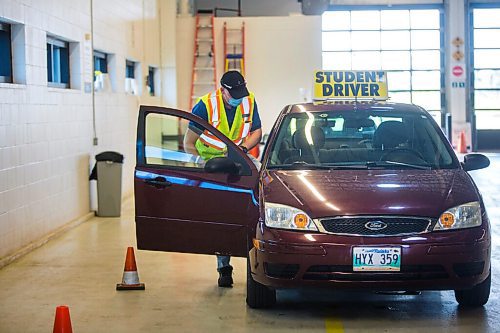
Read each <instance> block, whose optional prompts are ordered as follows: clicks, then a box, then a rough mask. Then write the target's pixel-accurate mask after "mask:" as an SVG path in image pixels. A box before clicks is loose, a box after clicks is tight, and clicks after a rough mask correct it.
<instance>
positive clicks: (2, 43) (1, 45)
mask: <svg viewBox="0 0 500 333" xmlns="http://www.w3.org/2000/svg"><path fill="white" fill-rule="evenodd" d="M0 82H12V42H11V35H10V25H9V24H5V23H0Z"/></svg>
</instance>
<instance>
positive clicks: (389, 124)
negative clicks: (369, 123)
mask: <svg viewBox="0 0 500 333" xmlns="http://www.w3.org/2000/svg"><path fill="white" fill-rule="evenodd" d="M408 141H409V136H408V131H407V129H406V126H405V124H403V123H402V122H400V121H394V120H391V121H385V122H383V123H381V124H380V125H379V126H378V127H377V129H376V130H375V133H374V134H373V147H374V148H376V149H381V150H388V149H394V148H397V147H400V146H403V145H404V144H406V143H408Z"/></svg>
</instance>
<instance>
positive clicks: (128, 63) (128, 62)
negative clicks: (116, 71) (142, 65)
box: [125, 59, 137, 79]
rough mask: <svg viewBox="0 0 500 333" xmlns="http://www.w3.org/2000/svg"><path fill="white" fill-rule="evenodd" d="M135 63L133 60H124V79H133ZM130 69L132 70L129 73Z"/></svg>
mask: <svg viewBox="0 0 500 333" xmlns="http://www.w3.org/2000/svg"><path fill="white" fill-rule="evenodd" d="M136 64H137V62H135V61H133V60H128V59H126V60H125V78H126V79H135V66H136ZM130 69H132V71H131V72H130ZM130 73H132V76H130Z"/></svg>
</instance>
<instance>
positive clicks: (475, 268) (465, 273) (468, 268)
mask: <svg viewBox="0 0 500 333" xmlns="http://www.w3.org/2000/svg"><path fill="white" fill-rule="evenodd" d="M453 270H454V271H455V274H457V275H458V276H459V277H471V276H476V275H480V274H481V273H482V272H483V270H484V261H481V262H468V263H461V264H453Z"/></svg>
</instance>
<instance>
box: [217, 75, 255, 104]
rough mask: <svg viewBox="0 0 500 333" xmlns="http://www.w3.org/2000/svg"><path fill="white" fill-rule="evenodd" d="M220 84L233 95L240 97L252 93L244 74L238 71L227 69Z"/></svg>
mask: <svg viewBox="0 0 500 333" xmlns="http://www.w3.org/2000/svg"><path fill="white" fill-rule="evenodd" d="M220 84H221V86H223V87H224V88H226V89H227V90H228V91H229V94H230V95H231V97H233V98H236V99H239V98H243V97H245V96H248V95H250V93H249V92H248V89H247V83H246V81H245V78H244V77H243V75H241V73H240V72H238V71H227V72H225V73H224V75H222V78H221V79H220Z"/></svg>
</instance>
